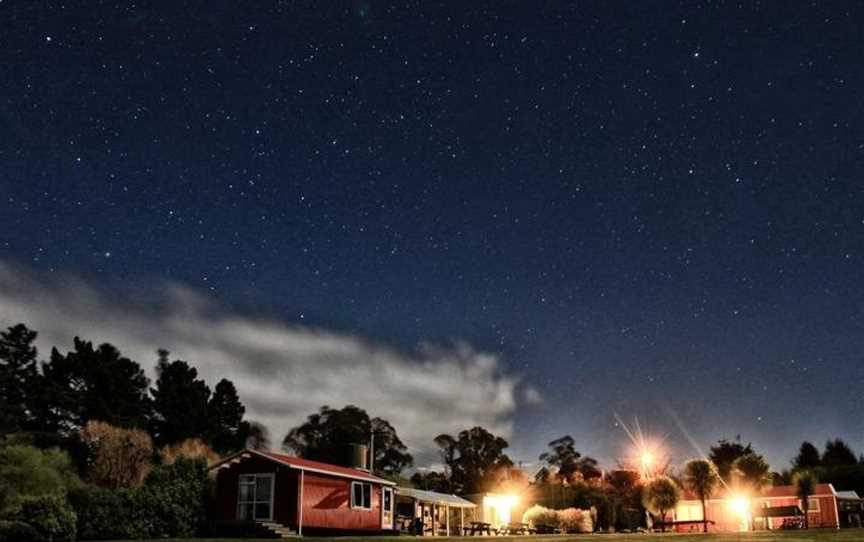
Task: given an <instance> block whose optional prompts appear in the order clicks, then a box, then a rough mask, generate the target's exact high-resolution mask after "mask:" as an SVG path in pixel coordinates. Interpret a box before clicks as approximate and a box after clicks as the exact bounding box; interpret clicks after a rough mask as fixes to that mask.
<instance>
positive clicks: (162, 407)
mask: <svg viewBox="0 0 864 542" xmlns="http://www.w3.org/2000/svg"><path fill="white" fill-rule="evenodd" d="M168 355H169V352H168V351H167V350H160V351H159V363H158V365H157V367H156V372H157V373H158V378H157V379H156V387H155V388H153V389H151V390H150V393H151V395H152V396H153V420H152V422H151V432H152V434H153V436H154V438H155V440H156V442H157V443H158V445H159V446H164V445H166V444H176V443H178V442H181V441H183V440H186V439H189V438H201V439H204V438H206V437H207V433H208V428H209V427H210V425H209V421H208V402H209V400H210V388H209V387H207V384H206V383H205V382H204V381H203V380H199V379H198V371H197V370H196V369H195V368H194V367H191V366H190V365H189V364H188V363H186V362H185V361H181V360H175V361H172V362H169V361H168Z"/></svg>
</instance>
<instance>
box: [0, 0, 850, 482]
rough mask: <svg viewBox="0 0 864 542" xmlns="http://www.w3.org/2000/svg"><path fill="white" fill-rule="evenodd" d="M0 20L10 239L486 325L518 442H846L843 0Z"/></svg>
mask: <svg viewBox="0 0 864 542" xmlns="http://www.w3.org/2000/svg"><path fill="white" fill-rule="evenodd" d="M0 18H2V20H3V21H4V30H3V32H2V33H0V54H2V58H3V61H2V63H0V196H2V199H0V201H2V202H3V206H2V213H0V250H2V254H3V258H4V259H6V260H7V261H9V262H13V263H15V264H18V265H25V266H28V267H29V268H32V269H33V270H35V271H37V272H45V271H51V272H71V273H76V274H78V275H80V276H84V277H87V278H88V279H89V280H94V281H99V282H102V283H104V284H107V285H108V287H109V288H113V287H117V288H122V287H126V286H128V285H130V284H131V285H135V286H138V285H152V284H155V283H158V282H159V281H162V280H170V281H176V282H180V283H184V284H188V285H190V286H192V287H194V288H198V289H203V290H212V293H213V295H214V296H215V297H216V298H218V299H219V300H220V301H221V302H222V303H224V304H225V305H226V306H229V307H232V309H233V310H238V311H241V312H244V313H251V314H261V315H268V316H270V317H276V318H280V319H284V320H285V321H288V322H304V323H305V324H307V325H311V326H316V327H321V328H326V329H337V330H341V331H347V332H350V333H357V334H360V335H363V336H367V337H370V338H373V339H375V340H380V341H384V342H386V343H392V344H395V345H397V346H398V347H400V348H404V349H408V350H410V349H413V348H415V347H416V346H417V345H418V344H419V343H423V342H426V341H430V342H433V343H439V344H450V343H453V342H457V341H465V342H467V343H470V344H472V345H474V346H475V347H476V348H478V349H481V350H484V351H488V352H492V353H495V354H499V355H500V356H501V360H502V363H503V367H504V370H505V371H506V372H508V373H512V374H515V375H521V376H522V377H523V379H524V382H526V383H530V384H531V385H533V386H535V387H536V388H538V389H539V391H540V392H541V394H542V396H543V398H544V402H543V404H540V405H535V406H525V407H524V408H522V407H520V409H519V410H518V411H517V414H516V418H515V421H516V430H515V432H514V436H513V438H512V439H511V441H512V442H513V444H514V455H516V456H518V457H519V458H523V459H533V458H536V454H538V453H539V452H540V451H541V448H542V446H543V443H544V442H546V441H548V440H551V439H552V438H554V437H558V436H560V435H561V434H563V433H571V434H572V435H573V436H574V437H575V438H576V441H577V447H579V448H580V449H582V450H585V451H588V452H589V453H592V454H594V455H597V456H599V457H600V458H602V459H604V460H605V461H606V462H607V463H608V462H610V461H611V460H612V458H614V457H617V456H620V455H621V453H622V450H621V448H622V446H623V444H622V441H623V435H622V433H621V431H620V430H619V429H617V428H615V427H614V425H613V416H612V413H613V412H618V413H620V414H621V415H622V416H624V417H625V418H627V417H631V416H633V415H638V416H639V417H640V419H641V420H642V421H643V422H645V423H646V424H647V425H648V426H650V427H651V428H652V429H653V430H654V432H656V433H660V434H666V433H668V434H669V435H670V447H671V448H673V455H675V456H680V457H681V458H685V457H688V456H690V455H692V453H693V452H692V450H691V449H689V448H687V447H685V445H684V444H683V441H682V439H681V438H680V431H679V429H678V428H677V427H676V425H675V424H674V423H673V422H672V421H671V418H670V414H669V411H670V410H671V411H673V412H675V413H677V415H678V416H679V417H680V418H681V420H682V421H683V422H684V424H685V425H686V426H687V427H688V429H689V430H690V431H691V432H692V433H693V434H694V436H695V437H696V439H697V440H698V441H699V442H700V443H702V444H705V445H708V444H710V443H711V442H712V441H714V440H716V439H718V438H721V437H733V436H734V435H736V434H741V435H742V437H743V438H744V439H745V440H752V441H753V442H754V444H755V446H756V448H757V449H759V450H762V451H765V452H767V453H768V456H769V458H770V459H772V460H773V462H774V463H775V465H774V466H775V467H783V466H785V464H784V463H785V462H786V461H787V460H788V458H790V457H791V456H792V455H793V454H794V451H795V448H796V447H797V444H798V443H799V442H800V441H801V440H802V439H804V438H808V439H811V440H814V441H816V442H822V441H824V440H825V439H826V438H828V437H834V436H839V437H843V438H846V439H847V440H849V441H850V442H851V443H852V444H853V446H855V447H856V448H857V449H859V450H861V449H862V448H864V437H862V429H864V422H862V417H861V413H860V412H861V408H860V405H861V402H860V401H861V389H862V385H864V363H862V360H861V355H862V354H861V353H862V351H864V348H862V347H864V335H862V331H864V329H862V324H864V321H862V318H864V315H862V302H864V286H862V282H861V268H862V262H864V185H862V173H864V130H862V129H864V100H862V98H861V89H862V87H864V64H862V62H861V53H862V47H864V37H862V36H864V9H862V6H861V5H860V4H859V3H857V2H818V3H817V2H814V3H804V2H791V3H790V2H721V1H715V2H706V1H693V2H691V1H686V2H649V1H646V2H587V1H586V2H564V1H561V2H553V1H547V2H521V3H517V2H498V1H496V2H491V1H490V2H485V1H481V2H462V1H459V2H456V1H454V2H443V3H442V2H411V3H398V4H390V3H384V2H372V1H370V2H319V1H314V2H313V1H307V2H303V1H296V2H294V1H290V2H289V1H266V2H265V1H248V2H228V1H218V0H208V1H206V2H205V1H200V2H194V1H175V2H149V1H142V2H135V3H131V2H129V3H126V2H94V1H88V2H42V1H33V0H27V1H19V0H7V1H6V2H3V3H2V4H0ZM96 339H97V340H98V338H96ZM156 346H158V345H154V348H155V347H156ZM334 401H335V399H334ZM369 408H370V409H371V407H369ZM397 429H398V428H397ZM432 436H434V435H430V438H431V437H432Z"/></svg>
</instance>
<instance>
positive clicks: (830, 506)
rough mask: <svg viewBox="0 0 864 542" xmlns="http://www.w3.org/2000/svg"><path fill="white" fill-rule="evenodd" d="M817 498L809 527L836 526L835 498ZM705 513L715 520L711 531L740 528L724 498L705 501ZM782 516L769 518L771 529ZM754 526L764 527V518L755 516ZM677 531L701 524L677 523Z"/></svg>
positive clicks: (791, 501) (774, 502)
mask: <svg viewBox="0 0 864 542" xmlns="http://www.w3.org/2000/svg"><path fill="white" fill-rule="evenodd" d="M815 498H818V499H819V511H818V512H813V511H811V512H810V514H809V519H810V527H811V528H834V529H836V528H837V527H838V522H837V509H836V508H835V498H834V497H832V496H826V497H815ZM757 502H760V503H761V502H767V503H768V505H769V506H771V507H775V506H792V505H795V506H797V505H798V504H799V500H798V498H797V497H788V498H787V497H782V498H781V497H772V498H770V499H760V500H759V501H757ZM688 503H689V504H698V501H692V502H691V501H688ZM707 509H708V510H707V512H708V513H707V515H708V519H709V520H713V521H714V522H715V524H714V525H709V526H708V529H709V530H710V531H712V532H735V531H738V530H739V529H740V528H741V518H740V516H738V515H737V514H736V513H735V512H733V511H732V510H730V509H729V506H728V503H727V501H726V500H723V499H718V500H710V501H708V503H707ZM783 519H784V518H770V519H769V521H770V522H771V525H770V527H771V529H779V528H780V526H781V525H782V524H783ZM754 526H755V528H756V529H757V530H763V529H765V519H764V518H755V519H754ZM675 530H676V531H678V532H698V531H701V530H702V525H701V524H689V525H678V526H676V528H675Z"/></svg>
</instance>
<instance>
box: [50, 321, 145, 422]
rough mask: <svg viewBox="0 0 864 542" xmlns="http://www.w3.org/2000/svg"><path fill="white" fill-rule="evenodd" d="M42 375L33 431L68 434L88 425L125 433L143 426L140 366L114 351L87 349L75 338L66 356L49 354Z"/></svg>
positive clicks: (104, 346)
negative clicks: (39, 405) (96, 423)
mask: <svg viewBox="0 0 864 542" xmlns="http://www.w3.org/2000/svg"><path fill="white" fill-rule="evenodd" d="M42 373H43V375H44V377H43V379H42V381H41V382H42V384H43V386H44V387H43V389H42V390H41V393H40V395H39V401H40V402H41V403H42V409H41V415H40V418H42V419H41V420H39V426H40V427H39V429H42V430H47V431H71V430H75V429H78V428H81V427H83V426H84V425H85V424H86V423H87V422H88V421H90V420H98V421H103V422H105V423H109V424H111V425H114V426H117V427H126V428H132V427H139V428H143V427H146V426H147V421H148V419H149V417H150V413H151V404H150V400H149V398H148V396H147V386H148V384H149V381H148V380H147V377H146V376H144V371H143V370H142V369H141V366H140V365H138V364H137V363H136V362H134V361H132V360H130V359H129V358H125V357H123V356H122V355H121V354H120V352H119V351H118V350H117V349H116V348H115V347H114V346H112V345H110V344H107V343H104V344H101V345H99V347H98V348H93V343H91V342H89V341H83V340H81V339H79V338H78V337H75V341H74V349H73V350H72V351H70V352H68V353H66V355H63V354H60V352H59V351H58V350H57V349H56V348H54V349H52V351H51V358H50V360H49V361H48V363H46V364H44V365H43V366H42Z"/></svg>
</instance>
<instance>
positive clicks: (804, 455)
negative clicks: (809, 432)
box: [792, 440, 822, 470]
mask: <svg viewBox="0 0 864 542" xmlns="http://www.w3.org/2000/svg"><path fill="white" fill-rule="evenodd" d="M820 465H822V458H821V457H820V456H819V450H818V449H817V448H816V446H813V444H811V443H810V442H807V441H806V440H805V441H804V442H802V443H801V448H799V449H798V455H797V456H795V459H793V460H792V466H793V468H794V469H795V470H803V469H812V468H815V467H818V466H820Z"/></svg>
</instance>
